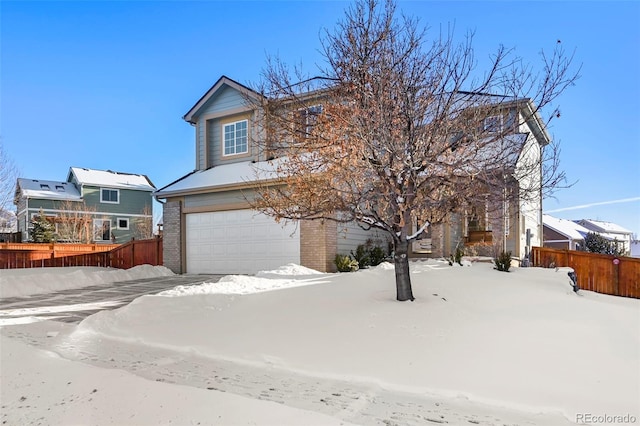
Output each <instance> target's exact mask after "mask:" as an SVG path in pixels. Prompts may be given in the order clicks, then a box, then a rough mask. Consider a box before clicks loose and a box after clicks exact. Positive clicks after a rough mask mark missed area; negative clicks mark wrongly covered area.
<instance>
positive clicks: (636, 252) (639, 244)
mask: <svg viewBox="0 0 640 426" xmlns="http://www.w3.org/2000/svg"><path fill="white" fill-rule="evenodd" d="M631 257H640V240H633V241H631Z"/></svg>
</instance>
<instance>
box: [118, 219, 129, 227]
mask: <svg viewBox="0 0 640 426" xmlns="http://www.w3.org/2000/svg"><path fill="white" fill-rule="evenodd" d="M118 229H129V219H127V218H126V217H119V218H118Z"/></svg>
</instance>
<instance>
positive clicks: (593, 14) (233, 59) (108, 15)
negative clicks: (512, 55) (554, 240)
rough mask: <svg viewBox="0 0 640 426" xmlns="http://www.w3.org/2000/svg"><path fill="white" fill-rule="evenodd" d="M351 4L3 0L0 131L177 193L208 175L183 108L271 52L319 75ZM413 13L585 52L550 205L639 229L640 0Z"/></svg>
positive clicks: (9, 142)
mask: <svg viewBox="0 0 640 426" xmlns="http://www.w3.org/2000/svg"><path fill="white" fill-rule="evenodd" d="M347 5H348V3H347V2H338V1H324V2H310V1H277V2H275V1H273V2H267V1H239V2H222V1H208V2H207V1H196V2H184V1H181V2H177V1H159V2H155V1H138V2H133V1H108V2H98V1H74V2H55V1H45V2H32V1H7V0H3V1H1V2H0V19H1V27H0V40H1V41H0V48H1V51H0V60H1V68H0V72H1V74H0V102H1V103H0V137H1V138H2V141H3V143H4V145H5V149H6V151H7V152H8V154H9V155H10V156H11V157H12V158H13V160H14V161H15V162H16V163H17V165H18V166H19V168H20V169H21V176H22V177H26V178H40V179H49V180H59V179H60V180H64V179H65V178H66V175H67V172H68V169H69V167H71V166H74V167H88V168H96V169H104V170H106V169H111V170H118V171H123V172H133V173H143V174H146V175H148V176H149V177H150V178H151V180H152V181H153V182H154V183H155V184H156V186H157V187H162V186H164V185H166V184H168V183H170V182H172V181H173V180H175V179H177V178H178V177H180V176H183V175H184V174H186V173H188V172H190V171H191V170H193V169H194V166H195V144H194V137H195V134H194V130H193V128H192V127H191V126H190V125H189V124H187V123H186V122H184V121H183V120H182V118H181V117H182V116H183V115H184V114H185V113H186V112H187V111H188V110H189V109H190V108H191V106H192V105H193V104H194V103H195V102H196V101H197V100H198V99H199V98H200V97H201V96H202V95H203V94H204V93H205V92H206V91H207V90H208V89H209V87H211V85H212V84H213V83H214V82H215V81H216V80H217V79H218V78H219V77H220V76H221V75H223V74H224V75H227V76H229V77H231V78H233V79H235V80H236V81H239V82H241V83H244V84H251V83H254V82H257V81H258V79H259V77H260V71H261V69H262V68H263V66H264V63H265V58H266V56H267V55H268V54H269V55H279V56H280V57H281V58H282V59H284V60H285V61H286V62H287V63H290V64H297V63H302V64H303V66H304V68H305V69H307V70H309V71H313V70H315V68H316V64H322V63H323V62H322V61H323V59H322V56H321V55H320V54H319V52H318V50H319V47H320V41H319V39H320V35H321V32H322V30H323V28H326V29H329V30H331V29H333V28H334V25H335V23H336V22H337V21H338V20H339V19H340V18H341V17H342V16H343V11H344V8H345V7H346V6H347ZM399 8H400V9H401V10H402V11H403V12H404V13H405V14H407V15H411V16H417V17H419V18H420V20H421V22H422V23H423V24H425V25H427V26H429V27H430V28H431V30H430V32H429V33H428V34H434V35H435V34H437V32H438V31H439V30H440V29H441V28H445V29H446V28H447V27H448V26H451V25H455V31H456V35H457V36H462V35H463V34H464V32H466V31H467V30H474V31H475V44H474V46H475V49H476V54H477V55H478V56H479V57H480V58H486V57H487V56H488V55H489V54H491V53H492V52H493V51H495V49H496V48H497V46H498V45H500V44H504V45H505V46H508V47H514V48H515V49H516V52H517V53H518V54H519V55H521V56H523V57H524V58H525V59H527V60H528V61H530V62H532V63H534V64H535V63H536V61H537V60H538V59H539V56H538V54H539V52H540V50H541V49H542V48H544V49H546V50H548V51H550V49H552V48H553V47H554V44H555V43H556V41H557V40H561V41H562V44H563V46H564V47H565V49H567V50H574V49H575V52H576V53H575V61H576V63H577V64H580V63H581V64H582V71H581V75H582V77H581V79H580V80H578V82H577V84H576V86H575V87H572V88H569V89H568V90H567V92H566V93H565V94H564V95H563V96H562V97H561V98H560V99H559V100H558V102H557V104H558V105H559V106H560V108H561V111H562V116H561V118H560V119H558V120H556V121H554V122H552V126H551V128H550V129H549V131H550V133H551V134H552V136H553V138H554V139H556V140H559V141H560V143H561V147H562V168H563V169H564V170H565V171H566V173H567V176H568V177H569V180H570V181H577V183H576V184H575V185H574V186H573V187H571V188H569V189H565V190H561V191H559V192H558V193H557V194H556V199H547V200H545V205H544V208H545V211H554V210H561V211H557V212H555V213H551V214H553V215H555V216H557V217H561V218H566V219H581V218H591V219H599V220H606V221H611V222H614V223H617V224H619V225H621V226H624V227H625V228H627V229H630V230H632V231H633V232H635V233H636V234H638V236H640V172H638V169H639V166H640V2H635V1H628V2H610V1H607V2H576V1H572V2H547V1H539V2H507V1H493V2H482V1H478V2H463V1H448V2H434V1H401V2H399ZM620 200H626V201H620ZM619 201H620V202H619ZM592 204H597V205H594V206H592V207H582V208H574V207H577V206H585V205H587V206H588V205H592Z"/></svg>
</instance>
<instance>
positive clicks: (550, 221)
mask: <svg viewBox="0 0 640 426" xmlns="http://www.w3.org/2000/svg"><path fill="white" fill-rule="evenodd" d="M542 223H543V224H544V226H546V227H548V228H550V229H553V230H554V231H556V232H558V233H560V234H562V235H564V236H566V237H567V238H569V239H572V240H584V237H585V235H587V234H588V233H589V232H591V231H589V230H588V229H587V228H585V227H584V226H581V225H579V224H577V223H576V222H574V221H572V220H568V219H559V218H557V217H553V216H549V215H548V214H543V215H542Z"/></svg>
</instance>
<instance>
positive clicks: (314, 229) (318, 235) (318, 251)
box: [299, 220, 338, 272]
mask: <svg viewBox="0 0 640 426" xmlns="http://www.w3.org/2000/svg"><path fill="white" fill-rule="evenodd" d="M299 226H300V263H301V264H302V266H306V267H307V268H311V269H315V270H316V271H321V272H335V271H336V266H335V263H334V262H333V260H334V258H335V256H336V251H337V247H338V231H337V226H336V222H334V221H321V220H312V221H310V220H302V221H300V222H299Z"/></svg>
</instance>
